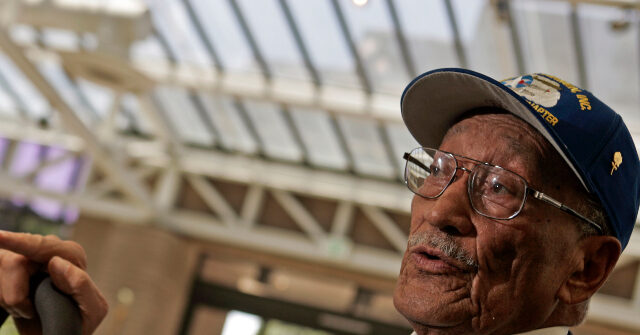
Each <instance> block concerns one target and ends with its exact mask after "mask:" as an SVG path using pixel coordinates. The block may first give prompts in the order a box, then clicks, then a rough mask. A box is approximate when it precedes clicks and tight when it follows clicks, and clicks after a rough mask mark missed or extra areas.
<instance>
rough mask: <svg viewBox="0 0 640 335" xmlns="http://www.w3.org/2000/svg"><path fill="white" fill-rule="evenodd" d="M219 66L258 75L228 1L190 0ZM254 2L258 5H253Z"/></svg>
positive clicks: (254, 62) (258, 69)
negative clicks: (219, 60)
mask: <svg viewBox="0 0 640 335" xmlns="http://www.w3.org/2000/svg"><path fill="white" fill-rule="evenodd" d="M189 2H190V3H191V5H192V6H193V8H194V11H195V12H196V15H197V16H198V19H199V22H200V23H201V24H202V27H203V28H204V30H205V33H206V35H207V37H208V38H209V39H210V41H211V42H212V44H213V45H214V46H215V48H216V51H217V52H218V53H219V56H220V58H221V63H222V66H223V67H224V69H225V70H226V71H230V72H253V73H256V72H260V68H259V67H258V64H257V63H256V60H255V58H254V57H253V53H252V52H251V49H250V48H249V44H248V42H247V39H246V38H245V37H244V35H243V34H242V31H241V30H240V25H239V23H238V22H237V20H236V16H235V14H234V13H233V11H232V9H231V7H230V6H229V1H228V0H189ZM256 2H257V1H256Z"/></svg>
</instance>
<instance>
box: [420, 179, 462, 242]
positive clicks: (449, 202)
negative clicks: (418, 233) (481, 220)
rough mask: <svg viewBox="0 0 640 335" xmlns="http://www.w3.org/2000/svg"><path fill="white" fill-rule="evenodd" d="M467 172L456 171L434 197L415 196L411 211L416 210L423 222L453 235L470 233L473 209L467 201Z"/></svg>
mask: <svg viewBox="0 0 640 335" xmlns="http://www.w3.org/2000/svg"><path fill="white" fill-rule="evenodd" d="M468 178H469V174H468V173H464V172H463V171H458V173H457V174H456V177H455V179H454V180H453V182H452V183H451V184H450V185H449V187H447V189H446V190H445V191H444V193H443V194H442V195H440V196H439V197H438V198H436V199H425V198H422V197H420V196H417V195H416V196H415V197H414V200H413V208H412V211H418V213H414V215H415V214H420V215H421V217H422V220H423V221H424V223H428V224H430V225H431V226H433V227H435V228H437V229H439V230H441V231H442V232H444V233H447V234H449V235H453V236H466V235H469V234H470V233H472V231H473V229H474V228H473V224H472V223H471V215H473V209H472V208H471V205H470V203H469V195H468V193H467V182H468Z"/></svg>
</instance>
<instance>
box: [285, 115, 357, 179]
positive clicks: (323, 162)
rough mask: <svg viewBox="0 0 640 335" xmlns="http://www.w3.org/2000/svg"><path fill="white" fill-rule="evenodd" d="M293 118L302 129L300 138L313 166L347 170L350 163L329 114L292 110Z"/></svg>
mask: <svg viewBox="0 0 640 335" xmlns="http://www.w3.org/2000/svg"><path fill="white" fill-rule="evenodd" d="M290 111H291V118H292V120H293V122H294V123H295V125H296V128H297V129H300V138H301V140H302V143H303V144H304V147H305V148H306V151H307V154H308V158H309V161H310V163H311V164H313V165H316V166H321V167H324V168H330V169H339V170H346V169H347V168H348V167H349V162H348V160H347V157H346V153H345V152H344V149H343V148H342V145H341V144H340V142H339V141H338V135H337V134H336V132H335V129H334V126H333V124H332V122H331V116H329V114H327V113H325V112H322V111H319V110H308V109H302V108H290Z"/></svg>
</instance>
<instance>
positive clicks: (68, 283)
mask: <svg viewBox="0 0 640 335" xmlns="http://www.w3.org/2000/svg"><path fill="white" fill-rule="evenodd" d="M48 270H49V274H50V276H51V281H52V282H53V284H54V285H55V286H56V287H57V288H58V289H60V290H61V291H62V292H64V293H66V294H68V295H70V296H71V297H72V298H73V300H75V301H76V302H77V303H78V307H79V309H80V314H81V315H82V334H85V335H88V334H91V333H93V331H94V330H95V329H96V328H97V327H98V325H99V324H100V322H101V321H102V319H103V318H104V317H105V315H106V314H107V310H108V306H107V302H106V300H105V298H104V297H103V296H102V294H101V293H100V291H99V290H98V288H97V287H96V285H95V283H94V282H93V281H92V280H91V278H90V277H89V274H87V273H86V272H85V271H84V270H82V269H81V268H79V267H77V266H75V265H74V264H73V263H71V262H69V261H67V260H65V259H63V258H61V257H58V256H55V257H53V258H52V259H51V261H49V264H48Z"/></svg>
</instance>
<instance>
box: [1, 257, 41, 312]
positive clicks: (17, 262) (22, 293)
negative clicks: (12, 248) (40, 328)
mask: <svg viewBox="0 0 640 335" xmlns="http://www.w3.org/2000/svg"><path fill="white" fill-rule="evenodd" d="M34 265H35V264H32V263H31V262H29V260H28V259H27V258H26V257H24V256H22V255H19V254H15V253H11V252H8V251H3V253H2V254H1V258H0V271H1V272H2V276H1V277H0V291H1V292H2V299H0V305H2V307H3V308H4V309H5V310H6V311H7V312H8V313H9V314H11V315H12V316H14V317H21V318H26V319H31V318H32V317H33V316H34V314H35V311H34V308H33V305H32V304H31V302H30V301H29V277H30V276H31V274H32V273H33V272H35V271H36V267H35V266H34Z"/></svg>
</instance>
